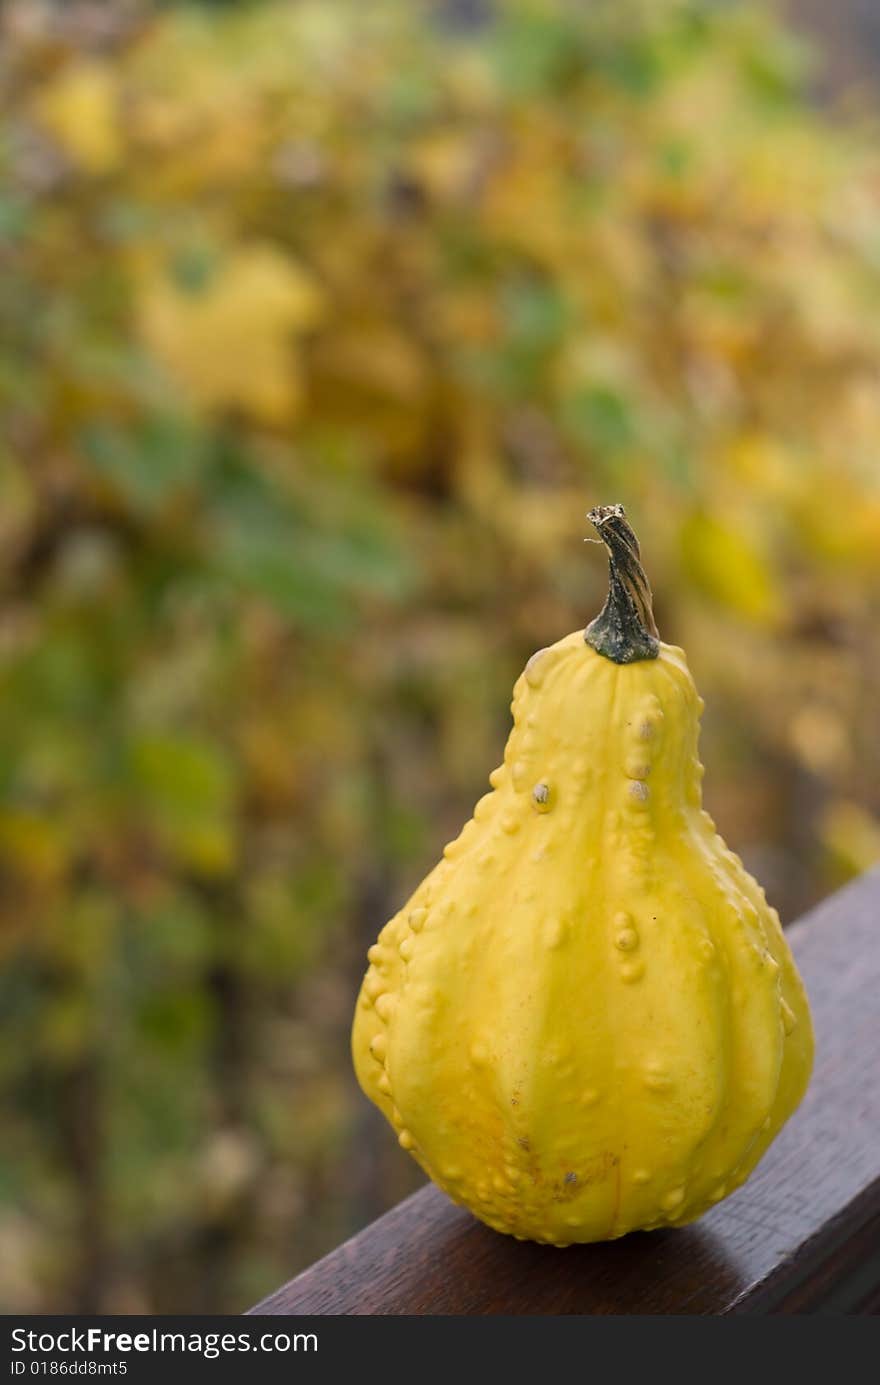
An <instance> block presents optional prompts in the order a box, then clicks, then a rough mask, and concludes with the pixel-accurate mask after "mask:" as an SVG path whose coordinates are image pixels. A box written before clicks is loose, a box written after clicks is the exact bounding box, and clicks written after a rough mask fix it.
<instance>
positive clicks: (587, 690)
mask: <svg viewBox="0 0 880 1385" xmlns="http://www.w3.org/2000/svg"><path fill="white" fill-rule="evenodd" d="M590 519H591V520H592V522H593V524H594V525H595V527H596V529H597V531H598V533H599V535H600V537H601V538H602V540H603V541H604V543H605V545H606V547H607V549H608V553H609V571H610V589H609V595H608V600H607V602H606V605H605V607H604V609H603V611H602V613H601V615H600V616H598V617H597V618H596V620H594V621H593V622H592V624H591V625H590V626H588V628H587V630H586V632H585V633H582V632H577V633H575V634H572V635H568V636H567V637H566V638H565V639H562V640H560V641H559V642H558V643H557V644H554V645H551V646H550V648H548V649H543V650H540V651H539V652H538V653H537V654H535V655H534V656H533V657H532V658H531V659H530V660H529V662H528V664H527V665H526V668H525V670H524V672H523V674H522V676H521V677H520V678H519V680H518V681H517V684H516V687H515V688H514V696H513V705H512V710H513V718H514V727H513V731H512V732H511V735H510V739H509V740H508V743H507V748H506V750H505V754H504V764H503V765H502V766H500V767H499V768H498V769H496V770H495V771H494V772H493V773H492V774H491V775H490V777H489V782H490V784H491V786H492V791H491V792H490V793H488V794H486V796H485V797H484V798H481V799H480V801H479V803H478V804H477V806H476V808H475V810H474V815H473V818H472V819H471V821H470V822H468V823H467V824H466V826H465V827H464V829H463V831H462V832H461V834H460V836H459V837H458V838H457V839H456V840H455V841H453V842H450V843H449V845H448V846H447V847H446V848H445V850H444V852H443V860H442V861H441V862H440V863H439V864H438V865H437V866H436V867H435V869H434V870H432V871H431V873H430V874H429V875H428V876H427V878H426V879H425V880H424V881H423V882H422V884H421V885H419V887H418V889H417V890H416V891H415V893H414V894H413V896H412V898H411V899H409V900H408V901H407V903H406V904H405V905H404V907H403V908H402V909H401V911H400V912H399V913H398V914H395V916H394V918H392V919H391V921H390V922H389V923H388V924H387V925H386V926H385V928H383V930H382V932H381V934H380V935H379V940H378V942H377V943H375V944H374V946H373V947H371V948H370V951H369V954H368V955H369V961H370V967H369V970H368V972H367V974H366V977H365V978H364V983H363V986H362V989H361V993H360V997H359V1000H358V1004H357V1008H356V1012H355V1022H354V1032H353V1054H354V1062H355V1068H356V1071H357V1076H358V1079H359V1081H360V1084H361V1086H362V1087H363V1089H364V1091H365V1092H366V1094H367V1096H368V1097H369V1098H370V1099H371V1100H372V1101H374V1102H375V1103H376V1105H377V1106H378V1107H379V1108H380V1110H381V1111H382V1112H383V1113H384V1115H385V1116H386V1117H387V1118H388V1120H389V1121H390V1122H391V1124H392V1125H393V1126H394V1128H395V1130H396V1131H397V1134H398V1140H399V1142H400V1144H401V1145H402V1146H403V1148H404V1149H406V1150H409V1152H410V1153H411V1154H412V1155H413V1157H414V1158H415V1159H416V1160H417V1161H418V1162H419V1164H420V1165H421V1166H422V1168H423V1169H424V1170H425V1172H426V1173H427V1174H428V1175H429V1176H430V1177H431V1178H432V1179H433V1180H434V1182H435V1183H437V1184H439V1186H440V1187H441V1188H443V1189H444V1190H445V1191H446V1192H447V1193H448V1194H449V1196H450V1197H451V1198H452V1199H453V1200H454V1201H456V1202H459V1203H462V1204H464V1205H465V1206H467V1207H468V1208H470V1210H471V1211H472V1212H473V1213H474V1214H475V1215H476V1216H477V1217H479V1218H481V1220H483V1221H484V1222H487V1223H488V1224H489V1225H490V1226H492V1227H495V1228H496V1230H498V1231H504V1232H509V1233H511V1234H513V1235H514V1236H518V1237H520V1238H528V1239H530V1240H535V1241H546V1242H551V1243H553V1244H555V1245H568V1244H570V1243H571V1242H574V1241H596V1240H606V1239H610V1238H613V1237H617V1236H622V1235H623V1234H624V1233H625V1232H627V1231H632V1230H634V1229H636V1228H639V1227H641V1228H649V1227H656V1226H663V1225H677V1224H681V1223H683V1222H688V1221H692V1220H693V1219H694V1218H695V1217H698V1216H699V1215H700V1214H701V1213H702V1212H704V1211H705V1210H706V1208H708V1207H709V1206H710V1205H711V1204H712V1203H714V1202H718V1201H719V1199H720V1198H723V1197H724V1196H725V1195H726V1194H728V1193H730V1192H731V1191H732V1190H733V1189H734V1188H736V1187H738V1186H739V1185H740V1184H741V1183H742V1182H744V1180H745V1179H746V1178H747V1177H748V1175H749V1173H750V1172H751V1170H752V1169H753V1168H754V1166H755V1165H756V1164H757V1162H758V1160H759V1159H760V1158H761V1156H762V1154H763V1153H764V1151H765V1150H766V1148H767V1146H768V1145H769V1144H770V1142H771V1140H773V1138H774V1136H775V1135H776V1134H777V1132H778V1131H779V1129H780V1128H781V1126H782V1125H783V1123H784V1122H785V1121H786V1120H787V1118H788V1117H789V1116H790V1115H791V1113H792V1111H793V1110H794V1109H795V1107H796V1106H797V1104H798V1102H799V1101H800V1099H801V1097H802V1096H803V1093H804V1091H805V1089H806V1086H807V1082H808V1079H809V1074H810V1068H811V1064H812V1052H813V1038H812V1027H811V1022H810V1013H809V1008H808V1005H807V999H806V995H805V993H804V988H803V985H802V983H801V980H800V977H799V976H798V973H797V971H796V969H795V966H794V963H793V961H792V958H791V954H790V952H789V949H788V945H787V943H786V941H785V939H784V937H783V934H782V930H781V928H780V926H779V917H778V915H777V913H776V911H775V910H774V909H771V908H770V907H769V906H768V904H767V902H766V899H765V896H764V892H763V890H762V889H761V888H760V886H759V885H758V884H757V883H756V882H755V881H754V880H753V879H752V877H751V876H750V875H749V874H748V873H747V871H746V870H745V869H744V867H743V865H742V862H741V861H740V860H739V858H738V857H737V856H735V855H734V854H733V852H731V851H729V850H728V849H727V847H726V846H725V844H724V842H723V841H722V839H721V838H720V837H719V836H718V835H717V833H716V831H715V827H714V824H713V822H712V820H711V818H709V816H708V815H707V814H706V813H705V812H704V811H703V809H702V806H701V784H700V781H701V777H702V766H701V765H700V763H699V761H698V759H697V735H698V729H699V713H700V710H701V708H702V703H701V700H700V698H699V697H698V695H697V691H696V688H695V687H694V684H693V681H692V679H691V676H690V673H689V672H688V667H687V663H686V661H685V656H684V653H683V652H682V650H680V649H677V648H675V647H673V646H671V645H666V644H663V643H661V642H660V641H659V639H658V636H657V631H656V627H655V625H654V618H653V614H652V610H651V593H650V588H649V587H648V584H647V581H646V579H645V575H644V572H643V570H642V567H641V562H640V555H639V546H638V543H637V541H636V538H635V535H634V534H633V532H632V530H631V528H630V527H629V525H628V523H627V521H626V518H625V516H624V512H623V509H622V507H621V506H619V505H614V506H603V507H600V508H599V509H597V510H593V511H591V513H590Z"/></svg>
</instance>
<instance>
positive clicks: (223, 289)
mask: <svg viewBox="0 0 880 1385" xmlns="http://www.w3.org/2000/svg"><path fill="white" fill-rule="evenodd" d="M321 306H322V300H321V294H320V291H319V289H318V287H317V285H316V284H315V283H314V281H313V280H312V278H311V277H310V276H309V275H308V274H307V273H306V272H305V271H304V270H303V269H301V268H300V266H299V265H297V264H296V263H295V262H294V261H293V260H291V259H290V258H289V257H287V256H285V255H284V254H282V253H281V252H280V251H279V250H276V249H274V248H273V247H272V246H265V245H251V246H248V247H246V248H244V249H241V250H235V251H233V252H231V253H230V254H229V255H227V256H226V257H225V258H224V260H223V262H222V264H221V266H220V268H219V269H218V271H217V273H216V274H215V275H213V276H211V277H210V278H209V279H208V281H207V282H206V283H205V284H204V285H201V286H198V287H188V286H185V285H183V284H178V283H175V282H174V281H173V280H172V279H171V278H170V277H169V276H168V275H167V274H161V275H160V274H158V273H153V274H151V275H148V276H147V278H146V280H145V282H144V284H143V286H142V291H141V302H140V327H141V332H142V334H143V337H144V339H145V341H146V342H147V345H148V346H149V347H150V349H151V350H152V351H153V352H154V354H155V355H156V356H157V357H158V358H159V359H160V360H161V361H162V362H163V364H164V365H165V366H166V368H167V369H168V371H169V372H170V374H171V375H172V376H174V377H175V378H176V379H177V380H178V382H179V384H180V385H181V387H182V388H183V390H184V391H185V392H186V393H187V394H188V395H189V396H190V398H191V399H192V401H193V403H195V404H196V405H199V406H201V407H203V408H206V409H211V408H217V407H223V406H238V407H239V408H241V409H243V410H244V411H245V412H247V413H249V414H251V415H252V416H253V417H254V418H256V419H259V420H261V421H263V422H266V423H284V422H287V421H289V420H290V418H291V417H292V416H293V415H294V414H295V413H296V410H297V407H298V405H299V403H300V398H301V391H302V381H301V371H300V368H299V364H298V360H297V355H296V352H295V350H294V349H293V347H294V341H293V338H295V336H296V334H297V333H302V332H304V331H307V330H308V329H309V328H310V327H312V326H313V325H314V324H315V323H316V322H317V321H318V319H319V317H320V314H321Z"/></svg>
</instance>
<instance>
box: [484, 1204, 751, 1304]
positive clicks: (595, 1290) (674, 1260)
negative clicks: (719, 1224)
mask: <svg viewBox="0 0 880 1385" xmlns="http://www.w3.org/2000/svg"><path fill="white" fill-rule="evenodd" d="M477 1238H478V1239H477ZM467 1240H468V1242H469V1244H468V1254H469V1255H470V1256H474V1255H475V1254H476V1256H477V1257H479V1258H480V1259H482V1260H483V1262H484V1266H485V1267H486V1268H487V1269H488V1267H489V1264H490V1263H491V1276H490V1277H491V1279H492V1281H494V1295H495V1297H497V1298H498V1299H499V1306H497V1307H491V1306H488V1305H486V1306H483V1307H482V1308H476V1307H474V1306H471V1307H469V1308H466V1307H464V1306H463V1307H462V1309H461V1310H460V1311H463V1312H475V1311H476V1312H508V1313H510V1312H513V1313H526V1314H532V1315H546V1314H576V1313H585V1314H627V1313H628V1314H644V1313H649V1314H680V1313H692V1314H700V1313H709V1314H711V1313H714V1312H717V1311H719V1310H718V1307H717V1306H716V1305H719V1304H729V1303H730V1302H731V1301H732V1300H733V1299H735V1298H736V1297H737V1295H738V1293H739V1292H740V1291H741V1290H743V1289H744V1288H745V1287H746V1286H747V1284H748V1282H749V1280H748V1274H747V1273H746V1270H745V1267H744V1266H743V1265H741V1264H738V1263H737V1261H736V1258H735V1257H734V1256H732V1255H731V1253H730V1249H729V1246H725V1244H724V1241H723V1240H722V1237H721V1236H720V1235H718V1234H717V1233H716V1232H714V1231H713V1230H712V1229H711V1228H710V1227H707V1226H705V1225H700V1226H696V1225H694V1226H687V1227H681V1228H675V1227H670V1228H665V1229H663V1230H657V1231H634V1232H631V1233H630V1234H629V1235H628V1236H622V1237H621V1238H620V1239H619V1240H615V1241H601V1242H594V1243H592V1244H589V1245H574V1246H567V1247H565V1248H558V1247H554V1246H543V1245H537V1244H535V1243H534V1242H529V1241H516V1240H513V1239H511V1238H509V1237H507V1236H502V1235H500V1234H499V1233H498V1232H495V1231H492V1230H491V1229H490V1228H489V1227H486V1226H483V1225H482V1224H480V1223H477V1224H476V1226H475V1228H474V1236H473V1237H472V1236H468V1237H467ZM472 1282H473V1281H472ZM502 1296H503V1300H504V1301H503V1303H502V1302H501V1299H502Z"/></svg>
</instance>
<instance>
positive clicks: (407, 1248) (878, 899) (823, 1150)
mask: <svg viewBox="0 0 880 1385" xmlns="http://www.w3.org/2000/svg"><path fill="white" fill-rule="evenodd" d="M788 938H789V941H790V943H791V946H792V948H793V950H794V952H795V955H796V957H797V962H798V966H799V968H800V970H801V974H802V975H803V978H804V981H805V982H806V985H807V989H808V991H809V995H810V1002H811V1006H812V1009H813V1016H814V1020H815V1024H816V1048H817V1051H816V1068H815V1073H814V1076H813V1080H812V1083H811V1085H810V1090H809V1092H808V1094H807V1096H806V1098H805V1100H804V1103H803V1105H802V1106H801V1108H800V1110H799V1111H798V1112H797V1114H796V1115H795V1116H794V1117H793V1118H792V1119H791V1121H789V1123H788V1125H787V1126H786V1127H785V1129H784V1130H783V1132H782V1134H781V1135H780V1136H779V1138H778V1139H777V1140H776V1142H775V1143H774V1144H773V1146H772V1147H771V1149H770V1150H769V1152H768V1153H767V1155H766V1156H765V1158H764V1160H763V1162H762V1163H761V1164H760V1166H759V1168H758V1169H757V1170H756V1172H755V1173H754V1174H753V1175H752V1177H751V1178H750V1179H749V1181H748V1182H747V1183H746V1184H745V1185H744V1186H743V1187H742V1188H740V1189H739V1191H738V1192H736V1193H735V1194H734V1195H733V1196H732V1197H730V1198H728V1199H727V1200H726V1201H725V1202H723V1203H720V1204H719V1205H718V1206H717V1207H715V1208H714V1209H713V1210H712V1211H711V1212H708V1213H707V1214H706V1216H704V1217H703V1218H701V1220H700V1221H699V1222H696V1223H695V1224H693V1225H691V1226H688V1227H684V1228H682V1229H680V1230H668V1231H653V1232H642V1233H637V1234H633V1235H630V1236H625V1237H624V1238H623V1239H622V1240H619V1241H612V1242H608V1243H605V1244H601V1245H590V1246H572V1247H569V1248H568V1249H566V1250H555V1249H552V1248H550V1247H544V1246H538V1245H532V1244H528V1243H526V1242H518V1241H515V1240H513V1239H511V1238H510V1237H507V1236H500V1235H497V1234H496V1233H495V1232H493V1231H490V1230H489V1229H488V1228H487V1227H485V1226H482V1225H481V1224H480V1223H479V1222H477V1221H475V1220H474V1219H473V1218H472V1217H471V1216H470V1215H469V1214H468V1213H467V1212H465V1211H462V1210H461V1209H460V1208H458V1207H455V1206H453V1204H452V1203H451V1202H449V1201H448V1199H447V1198H446V1197H444V1195H443V1194H442V1193H441V1192H440V1191H439V1190H438V1189H436V1188H434V1187H425V1188H423V1189H421V1191H419V1192H417V1193H415V1194H414V1195H413V1196H412V1197H410V1198H407V1200H406V1201H405V1202H402V1203H401V1204H400V1205H399V1206H398V1207H395V1208H394V1209H393V1210H392V1211H391V1212H389V1213H387V1215H386V1216H384V1217H381V1218H380V1219H379V1220H378V1221H376V1222H374V1223H373V1224H372V1225H371V1226H368V1227H366V1229H365V1230H363V1231H361V1232H360V1233H359V1234H358V1235H357V1236H355V1237H353V1238H352V1240H350V1241H347V1242H346V1243H345V1245H342V1246H340V1247H339V1248H338V1250H334V1251H333V1252H331V1254H329V1255H327V1256H326V1257H325V1258H324V1259H323V1260H320V1261H319V1262H318V1263H317V1264H316V1265H313V1266H312V1267H311V1269H308V1270H305V1271H304V1273H302V1274H300V1275H298V1276H297V1278H296V1279H292V1280H291V1281H290V1283H288V1284H285V1285H284V1286H283V1288H280V1289H278V1290H277V1292H275V1293H274V1294H271V1295H270V1296H269V1297H268V1298H266V1299H264V1300H263V1302H262V1303H260V1304H258V1305H257V1306H256V1307H255V1308H253V1309H251V1312H252V1313H270V1314H288V1313H290V1314H486V1313H502V1314H532V1315H548V1314H557V1313H585V1314H607V1313H627V1314H643V1313H667V1314H671V1313H690V1314H726V1313H817V1312H819V1313H824V1312H831V1313H860V1314H866V1313H872V1312H877V1311H878V1310H880V872H877V871H874V872H872V873H871V874H870V875H867V876H864V877H863V878H862V879H861V880H858V881H856V882H855V883H853V884H851V885H849V886H848V887H847V888H846V889H844V890H841V891H840V893H838V894H836V895H834V896H832V897H831V898H830V899H828V900H826V901H825V902H824V903H823V904H821V905H820V906H819V907H818V908H817V909H815V910H813V911H812V912H811V913H810V914H808V915H807V916H806V917H805V918H803V919H802V920H800V922H798V923H796V924H794V925H793V927H792V928H791V929H790V930H789V931H788Z"/></svg>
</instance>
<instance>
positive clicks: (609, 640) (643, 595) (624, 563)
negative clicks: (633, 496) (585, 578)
mask: <svg viewBox="0 0 880 1385" xmlns="http://www.w3.org/2000/svg"><path fill="white" fill-rule="evenodd" d="M587 518H588V519H589V521H590V523H591V524H592V525H593V526H594V528H595V530H596V532H597V534H598V535H599V538H600V539H601V540H602V542H603V543H604V545H605V547H606V548H607V550H608V597H607V599H606V602H605V605H604V606H603V607H602V610H601V611H600V613H599V615H597V616H596V619H595V620H593V621H591V622H590V624H589V625H588V626H587V628H586V630H585V631H584V639H585V640H586V642H587V644H588V645H590V646H591V647H592V648H593V649H595V650H596V652H597V653H598V654H602V655H604V656H605V658H606V659H612V660H613V661H614V663H616V664H632V663H635V662H636V661H637V660H638V659H656V658H657V655H658V653H659V649H660V645H659V636H658V632H657V626H656V624H655V623H654V611H653V607H652V605H651V588H650V586H649V585H648V579H647V577H646V576H645V570H644V568H643V567H642V564H641V555H640V552H639V541H638V539H637V538H636V536H635V534H634V533H633V531H632V529H631V528H630V526H629V524H628V523H627V519H626V515H625V514H624V509H623V506H622V505H597V506H596V508H595V509H594V510H590V513H589V514H588V515H587Z"/></svg>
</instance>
